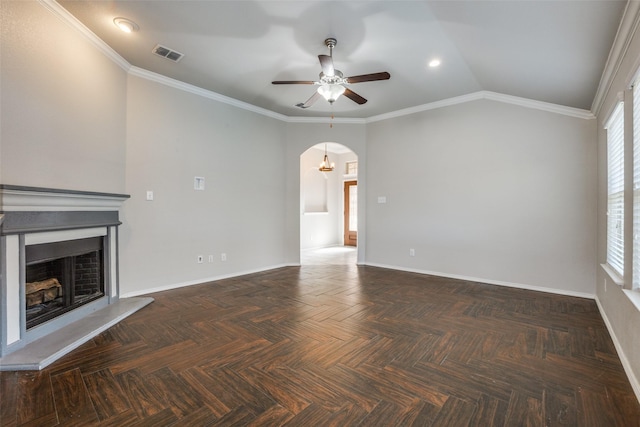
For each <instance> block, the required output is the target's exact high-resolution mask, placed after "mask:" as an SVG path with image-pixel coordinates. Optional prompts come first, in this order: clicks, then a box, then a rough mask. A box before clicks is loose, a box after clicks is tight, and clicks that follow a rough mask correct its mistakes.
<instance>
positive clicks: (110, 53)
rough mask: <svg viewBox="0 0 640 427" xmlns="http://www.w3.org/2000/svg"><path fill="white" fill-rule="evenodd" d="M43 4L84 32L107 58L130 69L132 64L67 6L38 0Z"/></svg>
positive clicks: (121, 66) (52, 1)
mask: <svg viewBox="0 0 640 427" xmlns="http://www.w3.org/2000/svg"><path fill="white" fill-rule="evenodd" d="M38 1H39V2H40V4H41V5H42V6H44V7H45V8H46V9H48V10H49V11H50V12H51V13H53V14H54V15H55V16H57V17H58V18H59V19H60V20H62V21H63V22H64V23H66V24H67V25H69V26H70V27H72V28H73V29H75V30H76V31H78V32H79V33H80V34H82V35H83V36H84V37H85V38H86V39H87V40H88V41H89V42H90V43H91V44H92V45H93V46H94V47H96V48H98V50H100V51H101V52H102V53H103V54H104V55H105V56H106V57H107V58H109V59H111V60H112V61H113V62H114V63H116V65H118V66H119V67H120V68H122V69H123V70H125V71H129V69H130V68H131V64H129V62H128V61H127V60H126V59H124V58H123V57H122V56H120V55H119V54H118V53H117V52H116V51H115V50H113V49H112V48H111V46H109V45H108V44H106V43H105V42H104V41H103V40H102V39H101V38H99V37H98V36H96V35H95V34H94V33H93V32H92V31H91V30H90V29H89V28H87V27H86V26H85V25H84V24H83V23H82V22H80V21H79V20H78V19H77V18H76V17H75V16H73V15H72V14H70V13H69V12H68V11H67V10H66V9H65V8H63V7H62V6H60V5H59V4H58V3H57V2H55V1H54V0H38Z"/></svg>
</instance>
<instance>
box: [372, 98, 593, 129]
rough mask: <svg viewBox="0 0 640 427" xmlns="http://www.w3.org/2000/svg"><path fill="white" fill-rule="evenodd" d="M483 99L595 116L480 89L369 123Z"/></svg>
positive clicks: (547, 103) (544, 109) (383, 116)
mask: <svg viewBox="0 0 640 427" xmlns="http://www.w3.org/2000/svg"><path fill="white" fill-rule="evenodd" d="M481 99H487V100H491V101H497V102H502V103H505V104H512V105H518V106H520V107H525V108H533V109H535V110H542V111H548V112H550V113H556V114H562V115H565V116H570V117H576V118H579V119H585V120H591V119H594V118H595V115H594V114H592V113H591V111H588V110H582V109H580V108H573V107H565V106H563V105H558V104H552V103H550V102H543V101H536V100H533V99H528V98H521V97H518V96H512V95H505V94H502V93H497V92H491V91H486V90H482V91H478V92H474V93H470V94H467V95H461V96H456V97H454V98H448V99H443V100H440V101H436V102H431V103H429V104H423V105H418V106H415V107H411V108H405V109H403V110H397V111H392V112H390V113H386V114H380V115H379V116H373V117H369V118H368V119H367V123H373V122H377V121H380V120H387V119H391V118H395V117H401V116H406V115H409V114H414V113H419V112H422V111H428V110H435V109H438V108H444V107H450V106H453V105H458V104H464V103H467V102H471V101H478V100H481Z"/></svg>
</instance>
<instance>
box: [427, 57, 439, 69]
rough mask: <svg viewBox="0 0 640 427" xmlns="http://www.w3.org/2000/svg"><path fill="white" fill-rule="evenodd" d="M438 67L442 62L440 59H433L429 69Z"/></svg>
mask: <svg viewBox="0 0 640 427" xmlns="http://www.w3.org/2000/svg"><path fill="white" fill-rule="evenodd" d="M438 65H440V60H439V59H432V60H431V61H429V67H431V68H435V67H437V66H438Z"/></svg>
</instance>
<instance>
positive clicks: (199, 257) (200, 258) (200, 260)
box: [198, 255, 204, 264]
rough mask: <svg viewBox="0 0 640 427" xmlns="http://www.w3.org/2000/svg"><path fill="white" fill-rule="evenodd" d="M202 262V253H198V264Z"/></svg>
mask: <svg viewBox="0 0 640 427" xmlns="http://www.w3.org/2000/svg"><path fill="white" fill-rule="evenodd" d="M203 262H204V257H203V256H202V255H198V264H202V263H203Z"/></svg>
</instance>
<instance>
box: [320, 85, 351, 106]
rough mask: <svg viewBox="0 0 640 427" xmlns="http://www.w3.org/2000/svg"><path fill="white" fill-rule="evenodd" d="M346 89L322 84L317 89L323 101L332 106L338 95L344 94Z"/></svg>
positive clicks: (340, 86)
mask: <svg viewBox="0 0 640 427" xmlns="http://www.w3.org/2000/svg"><path fill="white" fill-rule="evenodd" d="M345 90H346V88H345V87H344V86H342V85H337V84H324V85H322V86H320V87H319V88H318V93H319V94H320V95H322V97H323V98H324V99H326V100H327V101H329V103H330V104H333V103H334V102H335V100H336V99H338V97H340V95H342V94H343V93H344V91H345Z"/></svg>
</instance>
